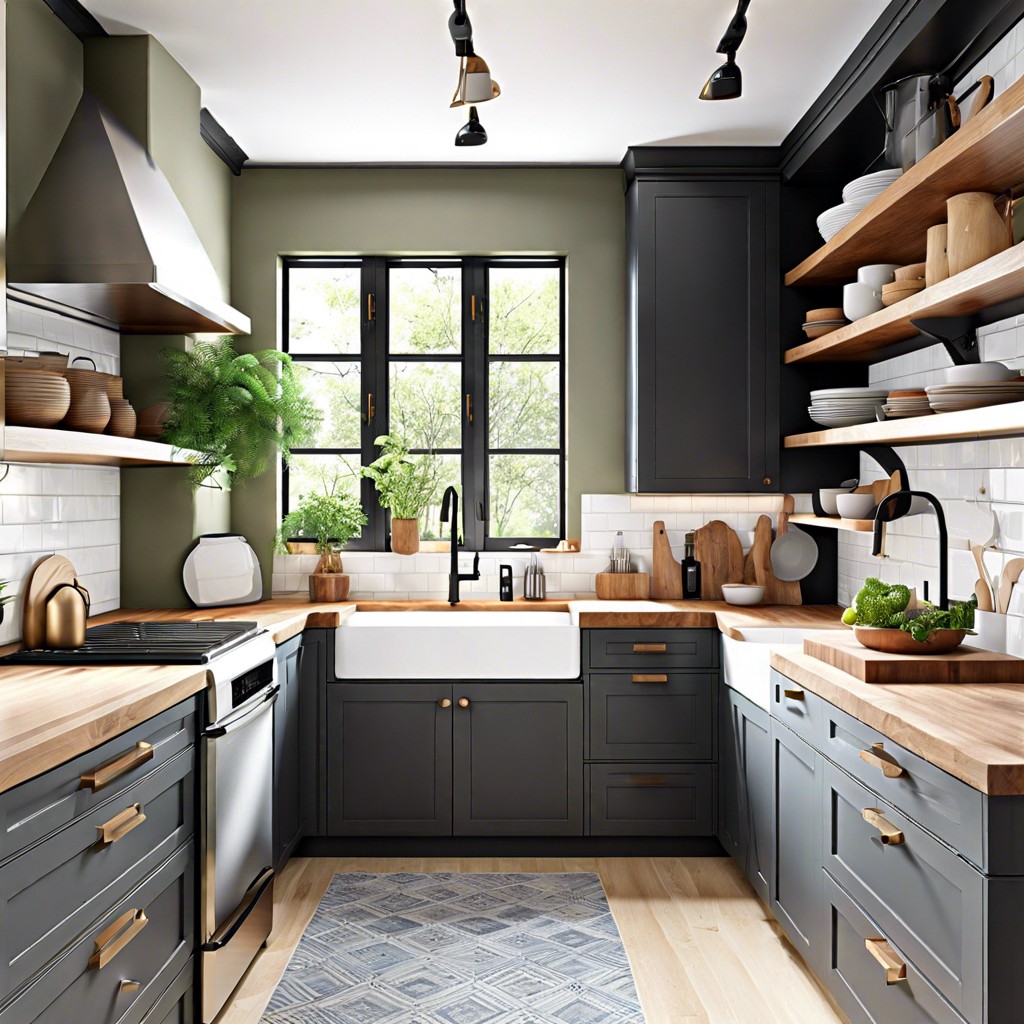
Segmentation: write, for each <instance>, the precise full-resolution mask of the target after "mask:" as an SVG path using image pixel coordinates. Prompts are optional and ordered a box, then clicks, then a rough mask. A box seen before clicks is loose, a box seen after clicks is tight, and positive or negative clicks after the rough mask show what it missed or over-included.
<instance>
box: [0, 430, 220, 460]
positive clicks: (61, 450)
mask: <svg viewBox="0 0 1024 1024" xmlns="http://www.w3.org/2000/svg"><path fill="white" fill-rule="evenodd" d="M2 436H3V452H2V454H0V459H2V461H4V462H41V463H51V464H54V465H69V466H78V465H84V466H186V465H189V464H190V463H192V462H193V461H195V460H197V459H198V458H199V457H200V456H199V453H198V452H192V451H188V450H186V449H183V448H173V447H172V446H171V445H169V444H161V443H160V442H158V441H142V440H139V439H138V438H134V437H114V436H112V435H110V434H85V433H81V432H80V431H77V430H47V429H44V428H42V427H12V426H8V427H5V428H4V431H3V435H2Z"/></svg>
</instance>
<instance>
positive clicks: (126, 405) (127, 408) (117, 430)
mask: <svg viewBox="0 0 1024 1024" xmlns="http://www.w3.org/2000/svg"><path fill="white" fill-rule="evenodd" d="M135 426H136V417H135V410H134V409H133V408H132V406H131V402H129V401H128V400H127V399H124V398H111V399H110V422H109V423H108V424H107V433H108V434H113V435H114V437H134V436H135Z"/></svg>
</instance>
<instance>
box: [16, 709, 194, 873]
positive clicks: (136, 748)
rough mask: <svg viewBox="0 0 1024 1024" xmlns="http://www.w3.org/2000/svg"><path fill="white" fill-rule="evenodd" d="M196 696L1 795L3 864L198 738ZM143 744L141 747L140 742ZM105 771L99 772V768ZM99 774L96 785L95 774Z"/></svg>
mask: <svg viewBox="0 0 1024 1024" xmlns="http://www.w3.org/2000/svg"><path fill="white" fill-rule="evenodd" d="M195 719H196V716H195V699H194V698H190V699H189V700H187V701H183V702H182V703H181V704H178V705H177V706H176V707H173V708H169V709H168V710H167V711H164V712H163V713H161V714H159V715H157V716H156V717H154V718H150V719H149V720H147V721H146V722H144V723H143V724H142V725H139V726H137V727H136V728H134V729H130V730H129V731H128V732H126V733H123V734H122V735H120V736H118V737H116V738H115V739H112V740H110V741H109V742H108V743H104V744H103V745H102V746H99V747H96V749H95V750H90V751H89V752H88V753H86V754H83V755H82V756H81V757H76V758H75V759H74V760H72V761H68V762H67V763H66V764H62V765H61V766H60V767H59V768H54V769H53V770H52V771H49V772H47V773H46V774H45V775H40V776H39V777H38V778H35V779H31V780H30V781H29V782H25V783H23V784H22V785H20V786H15V788H14V789H11V790H9V791H8V792H6V793H2V794H0V862H3V861H4V860H6V859H7V858H8V857H10V856H13V855H14V854H16V853H18V852H19V851H20V850H23V849H25V848H26V847H27V846H29V845H31V844H32V843H36V842H38V841H39V840H40V839H42V838H43V837H44V836H47V835H49V834H50V833H51V832H55V831H57V829H59V828H62V827H63V826H64V825H66V824H68V822H71V821H74V820H75V819H76V818H79V817H81V816H82V815H83V814H88V813H92V812H93V811H94V810H95V808H96V807H97V806H98V805H99V804H102V803H106V802H107V801H108V800H110V799H111V798H113V797H116V796H118V795H119V794H122V793H123V792H124V791H125V790H126V789H128V788H129V787H130V786H133V785H134V784H135V783H136V782H138V781H139V779H141V778H142V777H143V776H144V775H147V774H148V773H149V772H151V771H153V769H154V768H157V767H159V766H160V765H161V764H163V762H165V761H169V760H170V759H171V758H172V757H174V755H175V754H178V753H180V752H181V751H182V750H184V749H185V748H186V747H190V746H192V744H193V743H194V742H195V730H196V720H195ZM140 744H141V746H140ZM99 769H104V771H103V772H101V773H100V774H99V775H97V774H96V773H97V771H98V770H99ZM91 776H95V785H96V786H98V788H93V783H92V782H91V781H90V777H91Z"/></svg>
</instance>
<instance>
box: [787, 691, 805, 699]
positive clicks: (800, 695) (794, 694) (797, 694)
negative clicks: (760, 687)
mask: <svg viewBox="0 0 1024 1024" xmlns="http://www.w3.org/2000/svg"><path fill="white" fill-rule="evenodd" d="M782 695H783V696H784V697H786V698H788V699H789V700H806V699H807V698H806V697H805V696H804V691H803V690H783V691H782Z"/></svg>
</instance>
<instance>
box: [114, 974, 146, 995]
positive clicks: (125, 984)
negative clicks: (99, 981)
mask: <svg viewBox="0 0 1024 1024" xmlns="http://www.w3.org/2000/svg"><path fill="white" fill-rule="evenodd" d="M140 988H142V982H141V981H134V980H133V979H132V978H122V979H121V984H120V985H118V986H117V991H118V994H119V995H120V993H122V992H138V991H139V989H140Z"/></svg>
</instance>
